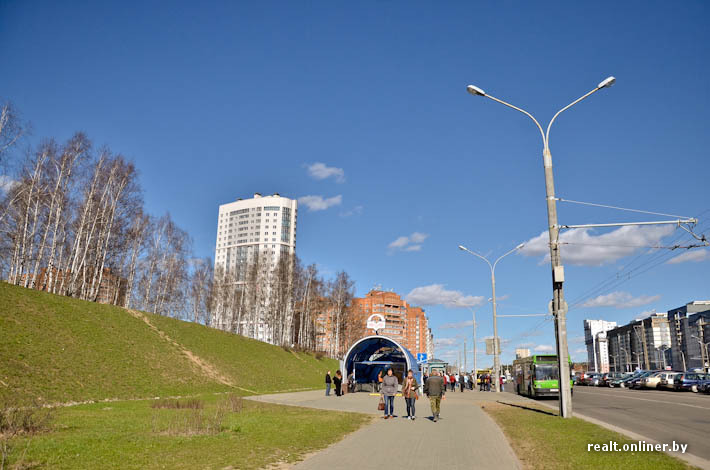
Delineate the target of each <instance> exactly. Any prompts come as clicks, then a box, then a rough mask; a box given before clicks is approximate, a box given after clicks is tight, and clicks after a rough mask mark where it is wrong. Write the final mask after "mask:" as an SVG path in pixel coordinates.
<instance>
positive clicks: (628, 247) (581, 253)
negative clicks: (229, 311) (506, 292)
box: [520, 225, 675, 266]
mask: <svg viewBox="0 0 710 470" xmlns="http://www.w3.org/2000/svg"><path fill="white" fill-rule="evenodd" d="M673 230H675V229H674V228H673V227H672V226H667V225H664V226H651V225H627V226H624V227H619V228H618V229H616V230H612V231H611V232H607V233H603V234H601V235H594V234H593V230H592V229H590V228H579V229H572V230H564V231H562V232H561V235H560V243H561V246H560V250H561V254H562V261H564V262H565V263H569V264H577V265H582V266H601V265H603V264H608V263H613V262H614V261H616V260H618V259H620V258H623V257H625V256H629V255H632V254H633V253H635V252H636V251H638V250H640V249H643V248H645V247H648V246H654V245H657V244H658V243H659V242H660V241H661V239H662V238H663V237H665V236H667V235H669V234H671V233H672V232H673ZM549 240H550V237H549V233H548V232H547V231H545V232H542V233H541V234H540V235H538V236H537V237H534V238H531V239H530V240H528V241H527V242H525V246H524V247H523V248H521V249H520V253H522V254H523V255H525V256H543V258H542V259H541V261H540V262H541V263H546V262H549V260H550V246H549Z"/></svg>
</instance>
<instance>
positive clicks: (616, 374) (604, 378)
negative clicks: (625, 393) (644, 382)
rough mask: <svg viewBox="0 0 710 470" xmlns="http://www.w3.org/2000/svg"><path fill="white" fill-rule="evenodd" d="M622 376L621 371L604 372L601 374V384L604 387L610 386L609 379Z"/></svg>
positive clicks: (612, 379)
mask: <svg viewBox="0 0 710 470" xmlns="http://www.w3.org/2000/svg"><path fill="white" fill-rule="evenodd" d="M623 376H624V374H622V373H621V372H606V373H604V374H602V379H601V384H600V385H602V386H604V387H611V386H612V385H611V384H610V383H609V382H611V381H614V380H617V379H620V378H622V377H623Z"/></svg>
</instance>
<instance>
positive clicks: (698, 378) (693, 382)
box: [673, 372, 710, 392]
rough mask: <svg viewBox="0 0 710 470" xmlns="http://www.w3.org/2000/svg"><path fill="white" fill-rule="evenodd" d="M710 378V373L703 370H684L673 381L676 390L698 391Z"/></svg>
mask: <svg viewBox="0 0 710 470" xmlns="http://www.w3.org/2000/svg"><path fill="white" fill-rule="evenodd" d="M709 380H710V377H708V374H704V373H702V372H683V373H682V374H679V375H677V376H676V378H675V380H674V381H673V389H674V390H675V391H676V392H683V391H693V392H697V391H699V390H700V388H701V387H703V388H704V386H705V384H706V383H707V382H708V381H709Z"/></svg>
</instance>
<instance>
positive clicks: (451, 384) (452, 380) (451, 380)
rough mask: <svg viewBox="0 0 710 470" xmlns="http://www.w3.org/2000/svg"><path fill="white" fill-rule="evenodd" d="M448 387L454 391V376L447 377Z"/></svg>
mask: <svg viewBox="0 0 710 470" xmlns="http://www.w3.org/2000/svg"><path fill="white" fill-rule="evenodd" d="M449 386H450V387H451V391H452V392H453V391H454V390H456V377H455V376H454V374H451V375H449Z"/></svg>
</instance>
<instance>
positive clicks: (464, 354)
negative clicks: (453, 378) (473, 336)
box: [463, 338, 468, 372]
mask: <svg viewBox="0 0 710 470" xmlns="http://www.w3.org/2000/svg"><path fill="white" fill-rule="evenodd" d="M467 370H468V368H467V362H466V338H464V340H463V371H464V372H466V371H467Z"/></svg>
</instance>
